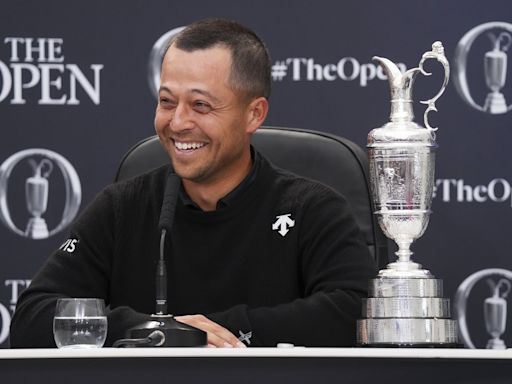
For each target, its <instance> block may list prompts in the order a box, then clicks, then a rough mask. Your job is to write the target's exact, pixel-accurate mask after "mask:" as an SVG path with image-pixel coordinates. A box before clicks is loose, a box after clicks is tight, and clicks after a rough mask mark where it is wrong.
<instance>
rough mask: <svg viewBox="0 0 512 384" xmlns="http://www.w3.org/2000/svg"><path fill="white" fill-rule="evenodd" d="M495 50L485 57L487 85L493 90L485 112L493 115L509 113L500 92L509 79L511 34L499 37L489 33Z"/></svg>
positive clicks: (502, 34)
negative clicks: (508, 54)
mask: <svg viewBox="0 0 512 384" xmlns="http://www.w3.org/2000/svg"><path fill="white" fill-rule="evenodd" d="M489 38H490V39H491V42H492V45H493V49H492V51H489V52H487V53H486V54H485V56H484V73H485V83H486V84H487V87H489V89H490V90H491V92H489V94H488V95H487V98H486V99H485V104H484V110H485V111H489V112H490V113H493V114H498V113H505V112H507V103H506V101H505V96H503V93H501V92H500V90H501V89H502V88H503V87H504V86H505V81H506V79H507V53H506V52H507V51H508V48H509V46H510V43H511V42H512V35H511V34H510V33H509V32H501V33H500V34H499V35H498V36H495V35H494V34H492V33H489Z"/></svg>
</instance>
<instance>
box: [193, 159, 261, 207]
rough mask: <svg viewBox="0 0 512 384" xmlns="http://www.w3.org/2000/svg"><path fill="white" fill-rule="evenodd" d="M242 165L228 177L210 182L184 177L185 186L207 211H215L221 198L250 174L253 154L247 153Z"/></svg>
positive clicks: (195, 200)
mask: <svg viewBox="0 0 512 384" xmlns="http://www.w3.org/2000/svg"><path fill="white" fill-rule="evenodd" d="M241 164H242V165H241V166H239V167H238V168H237V170H235V171H233V172H226V173H227V174H229V175H228V176H226V177H221V178H219V179H218V180H213V181H210V182H205V183H203V182H200V183H196V182H194V181H191V180H186V179H183V188H184V189H185V192H187V195H188V196H189V197H190V199H191V200H192V201H193V202H194V203H196V204H197V205H198V206H199V208H201V209H202V210H203V211H205V212H209V211H215V209H216V208H217V203H218V202H219V200H220V199H222V198H223V197H224V196H226V195H227V194H228V193H229V192H231V191H232V190H234V189H235V188H236V187H237V186H238V185H239V184H240V183H241V182H242V181H243V180H244V178H245V177H246V176H247V175H248V174H249V172H250V170H251V166H252V160H251V154H250V152H248V153H246V154H245V155H244V157H243V159H242V161H241Z"/></svg>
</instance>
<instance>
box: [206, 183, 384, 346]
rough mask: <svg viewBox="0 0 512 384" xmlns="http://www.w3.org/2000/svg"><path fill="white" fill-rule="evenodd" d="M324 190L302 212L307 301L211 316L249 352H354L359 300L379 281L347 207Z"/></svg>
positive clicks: (236, 309) (239, 308)
mask: <svg viewBox="0 0 512 384" xmlns="http://www.w3.org/2000/svg"><path fill="white" fill-rule="evenodd" d="M320 187H321V191H317V192H321V193H317V194H316V196H319V197H318V198H314V199H309V200H308V201H307V202H306V203H305V204H304V206H303V208H302V210H303V216H302V219H301V220H300V222H301V223H302V224H301V226H300V232H299V236H298V241H299V251H300V255H299V257H300V259H301V266H302V271H301V272H302V276H301V278H302V280H303V282H304V291H303V297H300V298H297V299H296V300H294V301H292V302H288V303H282V304H280V305H277V306H274V307H261V308H249V307H248V306H247V305H238V306H235V307H233V308H230V309H228V310H226V311H223V312H218V313H213V314H209V315H207V316H208V317H209V318H210V319H212V320H213V321H215V322H218V323H219V324H221V325H223V326H224V327H226V328H228V329H229V330H230V331H231V332H232V333H233V334H235V335H236V336H241V335H243V334H250V335H251V339H250V344H249V345H250V346H276V344H277V343H282V342H284V343H293V344H295V345H299V346H353V345H354V344H355V336H356V320H357V319H358V318H359V317H360V316H361V298H362V297H364V296H366V295H367V286H368V280H369V279H371V278H372V277H374V276H375V273H376V263H375V262H374V260H373V259H372V258H371V256H370V253H369V251H368V247H367V246H366V244H365V243H364V240H363V237H362V235H361V233H360V230H359V227H358V226H357V224H356V222H355V220H354V218H353V216H352V214H351V213H350V209H349V207H348V204H347V203H346V201H345V200H344V199H343V198H342V197H341V196H340V195H338V194H337V193H334V192H333V191H331V190H325V189H324V187H322V186H320Z"/></svg>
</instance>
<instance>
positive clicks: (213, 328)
mask: <svg viewBox="0 0 512 384" xmlns="http://www.w3.org/2000/svg"><path fill="white" fill-rule="evenodd" d="M176 320H177V321H181V322H182V323H185V324H188V325H191V326H193V327H196V328H199V329H201V330H203V331H205V332H206V333H207V337H208V344H211V345H212V346H215V347H218V348H232V347H239V348H244V347H245V344H243V343H242V342H241V341H239V340H238V339H237V337H236V336H235V335H233V334H232V333H231V332H230V331H228V330H227V329H226V328H224V327H223V326H221V325H219V324H217V323H215V322H213V321H211V320H210V319H208V318H207V317H205V316H203V315H187V316H177V317H176Z"/></svg>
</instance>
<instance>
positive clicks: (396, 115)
mask: <svg viewBox="0 0 512 384" xmlns="http://www.w3.org/2000/svg"><path fill="white" fill-rule="evenodd" d="M389 119H390V120H391V122H393V123H403V122H411V121H413V119H414V112H413V107H412V100H410V99H409V100H404V99H393V100H391V114H390V115H389ZM391 127H399V126H398V125H391Z"/></svg>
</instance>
